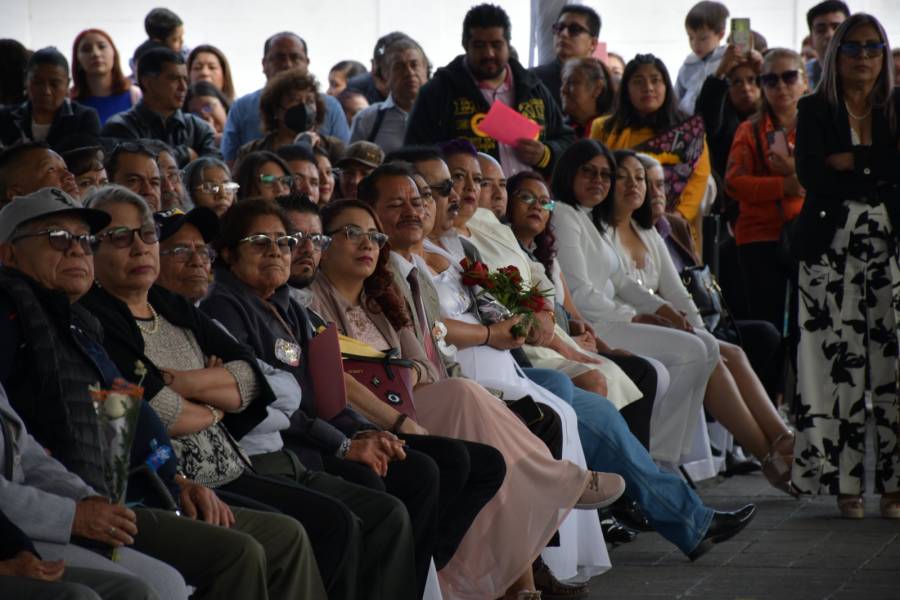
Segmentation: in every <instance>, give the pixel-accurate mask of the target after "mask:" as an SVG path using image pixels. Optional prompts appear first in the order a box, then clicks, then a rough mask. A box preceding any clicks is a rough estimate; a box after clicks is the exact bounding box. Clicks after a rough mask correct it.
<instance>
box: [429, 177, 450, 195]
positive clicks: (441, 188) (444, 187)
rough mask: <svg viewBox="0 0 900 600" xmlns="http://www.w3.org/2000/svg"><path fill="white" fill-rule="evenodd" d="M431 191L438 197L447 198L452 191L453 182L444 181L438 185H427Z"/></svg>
mask: <svg viewBox="0 0 900 600" xmlns="http://www.w3.org/2000/svg"><path fill="white" fill-rule="evenodd" d="M428 187H430V188H431V191H432V192H434V193H435V194H437V195H438V196H449V195H450V192H452V191H453V180H452V179H445V180H444V181H442V182H440V183H436V184H434V185H429V186H428Z"/></svg>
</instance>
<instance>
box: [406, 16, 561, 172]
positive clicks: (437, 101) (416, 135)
mask: <svg viewBox="0 0 900 600" xmlns="http://www.w3.org/2000/svg"><path fill="white" fill-rule="evenodd" d="M509 40H510V22H509V16H507V14H506V13H505V12H504V11H503V9H502V8H500V7H498V6H494V5H492V4H480V5H478V6H475V7H473V8H472V9H471V10H469V12H468V13H467V14H466V17H465V20H464V21H463V37H462V42H463V48H464V49H465V51H466V53H465V54H463V55H460V56H457V57H456V58H455V59H453V61H452V62H451V63H450V64H449V65H447V66H446V67H442V68H440V69H438V71H437V72H436V73H435V74H434V77H433V78H432V79H431V81H429V82H428V83H426V84H425V85H424V86H422V89H421V90H420V91H419V96H418V98H417V99H416V103H415V105H414V106H413V109H412V112H411V113H410V115H409V120H408V122H407V126H406V144H408V145H410V144H435V143H440V142H446V141H448V140H452V139H455V138H463V139H466V140H469V141H470V142H472V143H473V144H474V145H475V147H476V148H478V150H479V151H480V152H485V153H487V154H490V155H491V156H493V157H494V158H496V159H497V160H499V161H500V164H501V165H502V166H503V170H504V172H505V173H506V174H507V176H512V175H514V174H515V173H518V172H519V171H524V170H528V169H533V170H537V171H540V172H541V173H544V174H548V175H549V174H550V173H551V172H552V170H553V164H554V162H555V160H556V158H557V157H558V156H560V155H561V154H562V152H563V151H564V150H565V149H566V148H567V147H568V146H569V144H571V143H572V142H573V141H574V140H575V135H574V133H573V132H572V130H571V129H569V128H568V127H567V126H566V125H565V123H564V122H563V116H562V113H561V112H560V110H559V107H558V106H557V105H556V103H555V101H554V100H553V99H552V94H551V93H550V91H549V90H547V88H546V87H544V85H543V84H542V83H541V82H540V80H539V79H538V78H537V77H535V76H534V75H533V74H531V73H529V72H528V71H527V70H526V69H525V68H524V67H522V65H521V64H519V62H518V61H517V60H516V59H514V58H511V57H510V47H509ZM495 101H499V102H503V103H504V104H507V105H508V106H510V107H511V108H513V109H515V110H516V111H517V112H519V113H521V114H522V115H524V116H526V117H528V118H529V119H531V120H533V121H535V122H536V123H537V124H538V125H540V126H541V132H540V134H539V136H538V139H536V140H533V139H525V138H523V139H520V140H518V141H517V142H516V144H515V146H508V145H506V144H501V143H499V142H498V141H497V140H495V139H494V138H492V137H490V136H488V135H487V134H486V133H484V132H483V131H481V129H480V128H479V124H480V123H481V121H482V120H483V119H484V117H485V115H486V114H487V112H488V111H489V110H490V108H491V105H492V104H493V103H494V102H495Z"/></svg>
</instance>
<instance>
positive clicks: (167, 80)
mask: <svg viewBox="0 0 900 600" xmlns="http://www.w3.org/2000/svg"><path fill="white" fill-rule="evenodd" d="M138 83H139V84H140V86H141V91H142V92H143V93H144V96H143V98H142V99H141V101H140V102H138V103H137V105H135V106H134V107H133V108H131V109H129V110H127V111H125V112H122V113H119V114H117V115H114V116H112V117H110V118H109V120H108V121H106V124H105V125H104V126H103V130H102V131H101V134H102V135H103V136H105V137H109V138H113V139H117V140H129V139H131V140H133V139H140V138H149V139H156V140H160V141H162V142H165V143H166V144H168V145H169V146H171V147H172V148H173V150H174V151H175V159H176V160H177V161H178V165H179V166H181V167H183V166H184V165H186V164H188V163H189V162H191V161H192V160H194V159H195V158H197V157H198V156H215V157H217V158H221V156H222V155H221V154H220V153H219V149H218V147H217V146H216V140H215V132H214V131H213V129H212V127H210V126H209V124H207V123H206V122H205V121H203V120H202V119H201V118H200V117H197V116H195V115H192V114H190V113H184V112H182V111H181V106H182V105H183V104H184V98H185V96H186V95H187V88H188V76H187V67H186V66H185V64H184V59H183V58H181V56H179V55H178V54H176V53H175V52H173V51H172V50H169V49H168V48H156V49H153V50H148V51H147V52H145V53H144V54H142V55H141V57H140V59H138Z"/></svg>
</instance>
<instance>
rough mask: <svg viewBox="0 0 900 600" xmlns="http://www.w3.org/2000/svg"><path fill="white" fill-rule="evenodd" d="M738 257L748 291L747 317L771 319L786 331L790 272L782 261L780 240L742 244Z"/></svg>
mask: <svg viewBox="0 0 900 600" xmlns="http://www.w3.org/2000/svg"><path fill="white" fill-rule="evenodd" d="M738 260H739V262H740V266H741V274H742V275H743V277H744V290H745V292H746V294H747V308H748V312H747V318H748V319H759V320H763V321H768V322H769V323H771V324H772V325H774V326H775V329H776V330H777V331H778V332H779V333H781V332H783V331H784V315H785V301H784V300H785V294H786V293H787V286H788V273H787V272H786V271H785V270H784V269H783V268H782V267H781V265H780V264H779V262H778V242H752V243H750V244H741V245H740V246H738Z"/></svg>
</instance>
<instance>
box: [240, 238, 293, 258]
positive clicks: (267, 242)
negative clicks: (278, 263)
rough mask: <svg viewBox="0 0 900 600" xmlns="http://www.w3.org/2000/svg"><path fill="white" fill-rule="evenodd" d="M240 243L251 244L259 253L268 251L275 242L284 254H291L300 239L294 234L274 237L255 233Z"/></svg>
mask: <svg viewBox="0 0 900 600" xmlns="http://www.w3.org/2000/svg"><path fill="white" fill-rule="evenodd" d="M238 243H239V244H249V245H250V247H251V248H253V249H254V250H255V251H256V252H257V253H259V254H262V253H263V252H268V251H269V248H271V247H272V244H275V245H276V246H278V249H279V250H280V251H281V253H282V254H290V253H291V252H293V250H294V248H296V247H297V244H298V240H297V238H296V237H295V236H292V235H282V236H280V237H277V238H273V237H269V236H268V235H266V234H264V233H257V234H254V235H248V236H247V237H245V238H243V239H240V240H238Z"/></svg>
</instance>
